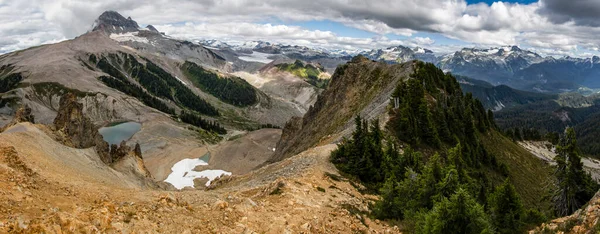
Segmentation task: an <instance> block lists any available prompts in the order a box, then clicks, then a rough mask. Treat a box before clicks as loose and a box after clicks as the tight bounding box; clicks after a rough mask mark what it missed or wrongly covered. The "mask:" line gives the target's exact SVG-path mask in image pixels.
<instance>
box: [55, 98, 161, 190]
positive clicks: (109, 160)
mask: <svg viewBox="0 0 600 234" xmlns="http://www.w3.org/2000/svg"><path fill="white" fill-rule="evenodd" d="M54 131H55V133H56V135H57V136H58V138H59V140H60V141H61V142H62V143H63V144H65V145H67V146H71V147H74V148H80V149H83V148H89V147H94V149H95V151H96V153H97V154H98V156H99V157H100V160H102V162H104V163H105V164H107V165H109V166H113V167H115V169H120V170H123V171H127V172H134V173H133V174H134V175H135V174H137V175H141V176H142V177H146V178H151V175H150V173H149V172H148V170H147V169H146V166H145V165H144V162H143V160H142V150H141V148H140V145H139V144H137V143H136V145H135V147H134V148H133V149H132V148H131V147H130V146H128V145H127V144H126V142H125V141H123V142H121V144H120V145H112V146H109V144H108V143H107V142H106V141H104V139H103V138H102V135H100V133H99V132H98V127H97V126H95V125H94V123H93V122H92V121H91V120H90V118H88V117H87V116H86V115H84V114H83V104H81V103H79V102H78V100H77V97H76V96H75V95H74V94H72V93H67V94H65V95H64V96H62V98H61V99H60V107H59V108H58V113H57V115H56V118H55V119H54ZM123 162H130V163H123ZM131 162H134V163H131ZM116 165H118V167H116Z"/></svg>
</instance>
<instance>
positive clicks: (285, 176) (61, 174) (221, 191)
mask: <svg viewBox="0 0 600 234" xmlns="http://www.w3.org/2000/svg"><path fill="white" fill-rule="evenodd" d="M39 128H43V126H41V125H32V124H29V123H21V124H17V125H15V126H13V127H12V128H11V129H12V130H11V131H7V132H5V133H2V134H0V233H6V232H8V233H39V232H45V233H98V232H100V233H117V232H119V233H121V232H127V233H129V232H133V233H354V232H366V233H396V232H398V228H394V227H390V226H388V225H387V224H386V223H385V222H380V221H376V220H372V219H371V218H369V217H368V215H366V213H367V212H368V204H369V203H370V202H372V201H373V199H375V197H373V196H369V195H363V194H361V193H359V192H358V190H357V188H355V187H353V185H351V183H350V182H349V181H346V180H345V179H343V178H341V177H339V176H337V170H336V169H335V168H334V167H333V165H331V164H330V163H329V161H328V156H329V152H330V151H331V150H332V149H334V148H335V145H325V146H321V147H316V148H312V149H310V150H307V151H305V152H302V153H300V154H299V155H297V156H294V157H291V158H288V159H286V160H283V161H281V162H278V163H276V164H272V165H269V166H266V167H263V168H261V169H258V170H255V171H253V172H250V173H248V174H245V175H242V176H234V177H230V178H224V179H221V180H220V181H218V182H215V183H214V184H215V185H216V186H217V187H216V188H212V189H211V190H186V191H164V190H157V189H148V188H145V187H143V184H140V183H136V181H135V180H133V179H131V178H130V177H128V176H127V175H125V174H122V173H120V172H118V171H116V170H114V169H112V168H110V167H109V166H107V165H105V164H103V163H102V162H101V161H100V160H99V158H98V156H97V155H96V152H95V151H94V150H93V149H74V148H69V147H65V146H63V145H61V144H59V143H58V142H56V141H54V140H53V139H51V138H50V137H48V136H47V135H46V134H45V133H44V132H43V131H41V130H39Z"/></svg>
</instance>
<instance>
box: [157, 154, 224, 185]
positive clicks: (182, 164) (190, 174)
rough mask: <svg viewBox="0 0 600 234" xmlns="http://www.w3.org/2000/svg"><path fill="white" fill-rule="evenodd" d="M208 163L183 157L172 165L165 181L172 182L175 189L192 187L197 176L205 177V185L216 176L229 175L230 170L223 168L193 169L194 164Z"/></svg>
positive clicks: (205, 164) (202, 164) (204, 164)
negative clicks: (206, 180)
mask: <svg viewBox="0 0 600 234" xmlns="http://www.w3.org/2000/svg"><path fill="white" fill-rule="evenodd" d="M207 165H208V163H207V162H205V161H204V160H201V159H189V158H186V159H183V160H181V161H179V162H177V163H175V165H173V167H171V171H172V172H171V174H169V176H168V177H167V179H165V182H167V183H170V184H172V185H173V186H174V187H175V188H177V189H183V188H185V187H192V188H193V187H194V180H195V179H197V178H207V179H208V182H206V184H205V185H206V186H207V187H208V186H209V185H210V183H211V182H212V181H213V180H215V179H216V178H218V177H220V176H222V175H231V172H227V171H223V170H204V171H200V172H198V171H194V168H196V166H207Z"/></svg>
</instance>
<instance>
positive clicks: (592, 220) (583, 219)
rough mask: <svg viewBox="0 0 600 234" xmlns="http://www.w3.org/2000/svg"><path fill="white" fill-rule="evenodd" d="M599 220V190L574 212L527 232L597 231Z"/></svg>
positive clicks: (599, 225)
mask: <svg viewBox="0 0 600 234" xmlns="http://www.w3.org/2000/svg"><path fill="white" fill-rule="evenodd" d="M599 221H600V191H599V192H597V193H596V195H594V197H593V198H592V199H591V200H590V201H589V202H588V204H587V205H585V206H584V207H582V208H581V209H579V210H577V211H575V213H574V214H572V215H570V216H566V217H562V218H558V219H554V220H552V221H550V222H549V223H544V224H542V225H541V226H539V227H537V228H536V229H534V230H531V231H529V233H530V234H534V233H577V234H579V233H581V234H584V233H585V234H588V233H589V234H592V233H599V232H600V222H599Z"/></svg>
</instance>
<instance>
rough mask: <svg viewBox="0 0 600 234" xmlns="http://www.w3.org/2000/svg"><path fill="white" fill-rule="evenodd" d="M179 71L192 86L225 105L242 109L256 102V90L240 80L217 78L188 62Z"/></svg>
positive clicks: (236, 78) (215, 75)
mask: <svg viewBox="0 0 600 234" xmlns="http://www.w3.org/2000/svg"><path fill="white" fill-rule="evenodd" d="M181 70H182V71H183V72H184V74H186V76H187V77H188V79H189V80H190V81H192V84H194V86H196V87H198V88H199V89H201V90H203V91H205V92H207V93H209V94H211V95H213V96H215V97H217V98H219V99H220V100H222V101H224V102H226V103H229V104H232V105H236V106H242V107H243V106H250V105H253V104H256V102H258V97H257V93H256V90H255V89H254V87H252V85H250V84H249V83H248V82H246V81H245V80H243V79H242V78H239V77H219V75H218V74H216V73H214V72H211V71H208V70H206V69H204V68H202V67H201V66H198V65H197V64H195V63H193V62H189V61H186V62H185V63H184V64H183V65H182V66H181Z"/></svg>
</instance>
